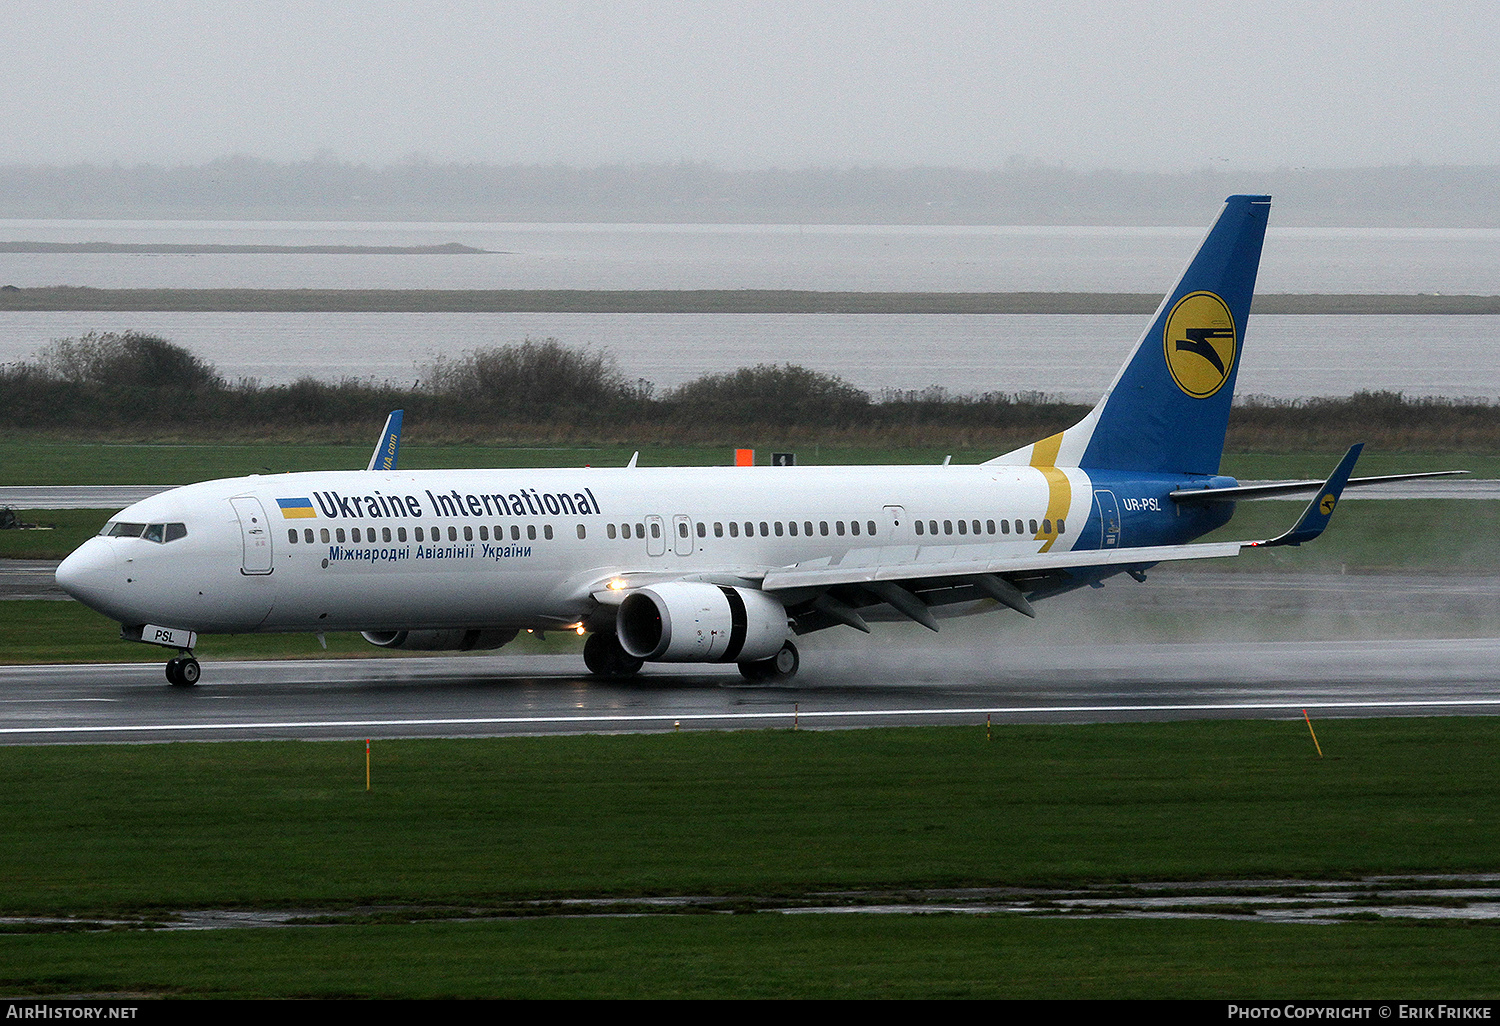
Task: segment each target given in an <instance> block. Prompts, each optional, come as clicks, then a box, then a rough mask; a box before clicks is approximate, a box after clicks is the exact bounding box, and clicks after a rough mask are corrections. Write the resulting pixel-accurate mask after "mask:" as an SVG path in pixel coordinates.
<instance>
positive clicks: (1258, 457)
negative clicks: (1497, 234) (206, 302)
mask: <svg viewBox="0 0 1500 1026" xmlns="http://www.w3.org/2000/svg"><path fill="white" fill-rule="evenodd" d="M378 428H379V425H378V424H375V425H372V427H371V431H370V441H369V442H368V443H363V444H351V445H311V444H296V445H291V444H285V443H280V442H274V443H273V442H264V443H246V444H243V445H235V444H226V443H205V444H192V443H182V444H173V443H146V442H141V443H131V442H111V443H104V442H80V441H67V440H59V439H54V438H48V437H38V436H31V437H25V436H23V437H19V438H11V439H7V441H6V450H5V456H6V458H5V461H4V463H3V465H0V485H75V484H80V483H86V484H95V485H105V484H190V483H192V482H194V481H205V480H209V479H211V478H216V477H235V476H238V475H243V474H282V473H287V472H290V471H303V470H357V469H360V468H362V467H364V465H365V464H366V463H367V462H368V461H369V458H370V450H371V448H372V447H373V446H374V443H375V435H376V434H377V433H378ZM409 434H413V433H412V432H409ZM735 445H742V446H747V447H751V448H754V449H756V451H757V452H758V453H759V454H760V458H761V461H762V462H766V461H768V460H769V457H770V453H771V452H772V451H782V450H787V451H794V452H796V453H797V458H798V460H799V462H801V463H804V464H835V465H838V464H861V463H877V464H886V463H890V464H922V463H941V462H942V461H943V458H944V457H945V456H950V455H951V456H952V457H953V461H954V462H955V463H982V462H983V461H985V460H987V459H990V458H991V457H993V456H996V455H999V454H998V453H996V452H992V451H990V450H988V449H975V448H969V449H965V448H962V447H957V448H943V447H937V446H933V447H927V448H917V449H912V448H891V447H881V446H842V445H841V446H832V445H826V446H825V445H813V446H808V445H798V444H796V443H793V442H789V441H787V440H786V439H784V438H774V437H773V438H760V437H757V438H746V439H737V440H735V441H734V442H733V443H726V444H725V445H723V446H675V445H674V446H650V445H642V446H639V447H632V446H618V445H617V446H490V445H423V444H421V443H420V442H419V441H416V440H414V439H413V438H410V437H409V438H407V439H406V440H405V441H404V442H403V443H402V446H401V465H402V466H403V467H405V468H408V469H412V470H421V469H440V468H450V467H581V466H595V467H610V466H614V467H622V466H624V465H625V464H626V463H627V462H628V461H629V459H630V457H631V454H632V453H633V452H635V451H636V449H637V448H638V449H639V451H640V454H641V455H640V465H641V466H643V467H675V466H712V465H727V464H730V463H732V462H733V452H732V451H731V450H732V448H733V447H734V446H735ZM1342 455H1343V451H1342V450H1337V451H1335V450H1333V449H1329V450H1328V451H1327V452H1319V453H1236V452H1229V453H1226V454H1225V456H1224V465H1223V472H1224V473H1226V474H1229V475H1232V476H1235V477H1240V478H1244V479H1246V480H1250V479H1266V478H1322V477H1326V476H1327V475H1328V473H1329V472H1330V471H1331V470H1332V469H1333V467H1334V465H1335V464H1336V463H1337V462H1338V460H1339V457H1340V456H1342ZM1423 470H1469V471H1472V472H1473V474H1474V476H1476V477H1500V456H1496V455H1494V454H1492V453H1458V454H1455V453H1437V454H1430V453H1408V452H1400V453H1381V452H1368V453H1366V454H1365V455H1364V456H1363V457H1362V458H1361V459H1360V463H1359V467H1358V471H1357V473H1359V474H1361V475H1369V474H1399V473H1407V472H1417V471H1423Z"/></svg>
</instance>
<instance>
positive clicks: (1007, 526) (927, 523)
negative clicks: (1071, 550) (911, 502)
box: [914, 517, 1068, 536]
mask: <svg viewBox="0 0 1500 1026" xmlns="http://www.w3.org/2000/svg"><path fill="white" fill-rule="evenodd" d="M914 523H915V525H916V531H917V533H918V534H921V535H929V534H930V535H935V534H937V533H938V521H936V520H917V521H915V522H914ZM1012 524H1014V525H1015V533H1016V534H1019V535H1025V534H1031V535H1033V536H1034V535H1037V534H1042V535H1048V534H1051V533H1052V521H1051V520H1050V519H1045V520H1043V521H1042V522H1041V525H1040V527H1041V529H1040V530H1038V529H1037V528H1038V525H1037V522H1036V521H1035V520H1030V521H1023V520H1014V521H1011V520H1001V521H999V522H998V531H999V533H1000V534H1010V533H1011V525H1012ZM1028 524H1029V525H1030V528H1031V530H1030V531H1028V530H1027V529H1026V528H1027V525H1028ZM955 527H956V528H957V531H956V532H955V530H954V529H955ZM996 530H997V522H996V521H994V520H986V521H985V522H984V528H983V531H982V532H981V530H980V523H979V521H978V520H958V521H954V520H944V521H943V522H942V533H943V534H950V535H951V534H954V533H958V534H961V535H968V534H980V533H984V534H995V533H996ZM1067 530H1068V525H1067V523H1066V522H1065V521H1064V520H1063V519H1062V517H1058V518H1057V533H1058V534H1066V533H1067Z"/></svg>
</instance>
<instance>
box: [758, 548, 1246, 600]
mask: <svg viewBox="0 0 1500 1026" xmlns="http://www.w3.org/2000/svg"><path fill="white" fill-rule="evenodd" d="M1250 544H1253V543H1252V542H1240V541H1231V542H1208V543H1204V544H1198V545H1143V546H1138V547H1136V548H1124V549H1085V550H1077V551H1073V552H1036V553H1031V554H1029V555H1017V556H1003V557H999V558H991V559H954V560H945V561H942V562H934V563H923V562H920V561H918V562H909V563H899V564H894V565H889V564H888V565H879V564H870V563H862V564H859V565H854V566H851V565H849V564H848V563H842V564H839V565H837V566H809V567H802V566H800V565H794V566H789V567H785V568H783V569H780V570H771V571H768V572H767V573H766V577H765V580H764V581H762V582H761V589H762V590H764V591H787V590H790V589H792V588H831V587H833V586H834V585H836V584H872V583H876V582H883V581H890V582H896V581H914V580H931V579H935V578H943V577H971V576H973V575H975V574H1014V573H1024V572H1029V571H1045V570H1068V569H1075V568H1081V567H1095V566H1122V567H1123V566H1136V565H1139V564H1144V563H1165V562H1170V561H1172V560H1179V559H1219V558H1222V557H1224V556H1238V555H1239V554H1240V550H1241V549H1242V548H1244V547H1245V546H1246V545H1250Z"/></svg>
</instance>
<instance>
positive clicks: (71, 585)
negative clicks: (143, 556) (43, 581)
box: [55, 538, 119, 609]
mask: <svg viewBox="0 0 1500 1026" xmlns="http://www.w3.org/2000/svg"><path fill="white" fill-rule="evenodd" d="M55 576H56V578H57V586H58V587H59V588H61V589H62V590H63V591H65V592H67V593H68V594H69V595H71V596H73V598H75V599H77V600H78V601H79V602H82V603H83V604H84V605H86V606H88V607H89V608H91V609H100V607H102V606H104V605H107V604H108V602H109V599H110V597H111V596H112V595H113V594H114V590H115V583H116V579H117V578H118V577H119V559H118V558H116V556H115V551H114V548H113V546H111V545H110V544H109V542H107V541H105V540H104V539H103V538H90V539H89V540H88V541H86V542H84V543H83V544H82V545H80V546H79V547H78V548H76V549H74V550H73V553H72V555H70V556H68V558H67V559H65V560H63V561H62V562H61V563H59V564H58V565H57V573H56V575H55Z"/></svg>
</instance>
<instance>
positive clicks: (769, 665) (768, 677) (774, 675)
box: [739, 641, 802, 684]
mask: <svg viewBox="0 0 1500 1026" xmlns="http://www.w3.org/2000/svg"><path fill="white" fill-rule="evenodd" d="M801 663H802V659H801V657H800V656H798V655H797V646H796V645H793V644H792V643H791V642H790V641H788V642H787V643H786V644H785V645H782V646H781V651H780V652H777V653H776V654H775V655H773V656H772V657H771V658H769V659H757V660H755V661H754V662H744V663H740V664H739V665H740V674H741V675H742V676H743V677H744V678H745V679H746V680H748V681H754V682H755V683H757V684H779V683H782V682H783V681H788V680H791V679H792V678H793V677H795V676H797V667H798V666H800V665H801Z"/></svg>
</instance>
